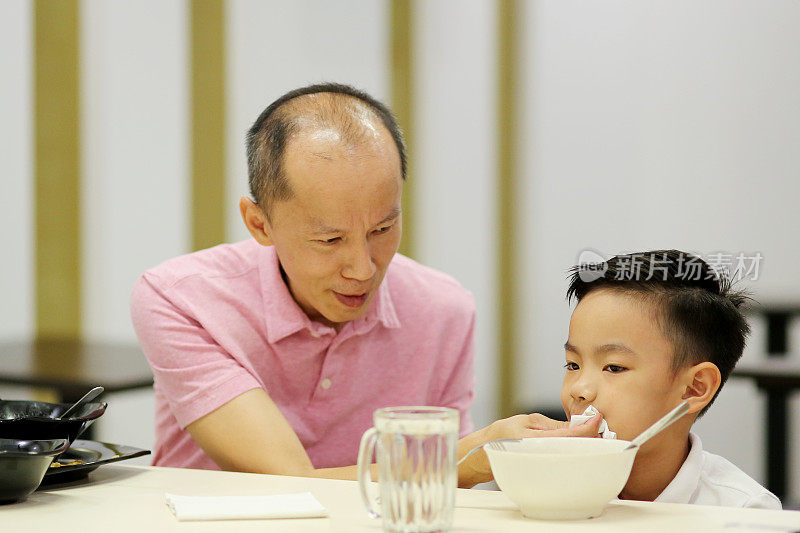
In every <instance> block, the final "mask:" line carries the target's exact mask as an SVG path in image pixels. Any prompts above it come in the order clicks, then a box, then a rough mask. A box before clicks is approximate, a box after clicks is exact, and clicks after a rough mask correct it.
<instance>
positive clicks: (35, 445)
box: [0, 439, 69, 503]
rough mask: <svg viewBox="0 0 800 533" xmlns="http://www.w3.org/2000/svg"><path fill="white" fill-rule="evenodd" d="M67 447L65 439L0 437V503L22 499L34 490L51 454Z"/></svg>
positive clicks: (60, 451) (55, 453) (42, 475)
mask: <svg viewBox="0 0 800 533" xmlns="http://www.w3.org/2000/svg"><path fill="white" fill-rule="evenodd" d="M67 448H69V441H68V440H67V439H49V440H18V439H0V503H10V502H15V501H18V500H21V499H23V498H25V497H26V496H27V495H28V494H30V493H31V492H33V491H35V490H36V488H37V487H38V486H39V484H40V483H41V482H42V478H43V477H44V474H45V472H47V469H48V468H49V467H50V463H52V462H53V457H55V456H56V455H58V454H60V453H63V452H65V451H66V450H67Z"/></svg>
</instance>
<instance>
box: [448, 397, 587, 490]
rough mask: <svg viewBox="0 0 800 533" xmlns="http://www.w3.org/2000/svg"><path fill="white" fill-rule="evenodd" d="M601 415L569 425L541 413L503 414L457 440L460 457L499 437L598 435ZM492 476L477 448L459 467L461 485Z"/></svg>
mask: <svg viewBox="0 0 800 533" xmlns="http://www.w3.org/2000/svg"><path fill="white" fill-rule="evenodd" d="M602 420H603V417H602V415H596V416H595V417H594V418H591V419H590V420H588V421H586V422H585V423H583V424H581V425H579V426H575V427H569V422H562V421H559V420H553V419H552V418H547V417H546V416H544V415H540V414H538V413H532V414H529V415H516V416H512V417H509V418H504V419H502V420H498V421H496V422H492V423H491V424H490V425H488V426H486V427H485V428H483V429H479V430H478V431H476V432H474V433H470V434H469V435H467V436H466V437H464V438H463V439H461V440H460V441H458V454H457V455H458V457H459V458H461V457H463V456H464V455H466V454H467V453H468V452H469V451H470V450H471V449H472V448H474V447H475V446H478V445H480V444H484V443H486V442H489V441H492V440H497V439H523V438H529V437H597V436H598V435H599V433H598V430H599V429H600V422H601V421H602ZM492 479H493V476H492V469H491V467H490V466H489V458H488V457H486V453H485V452H483V451H479V452H476V453H475V454H473V455H471V456H470V457H469V458H468V459H467V460H465V461H464V462H463V463H462V464H461V465H459V467H458V486H459V487H467V488H468V487H472V486H474V485H476V484H478V483H485V482H486V481H491V480H492Z"/></svg>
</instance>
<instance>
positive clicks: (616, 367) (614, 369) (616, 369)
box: [606, 365, 628, 374]
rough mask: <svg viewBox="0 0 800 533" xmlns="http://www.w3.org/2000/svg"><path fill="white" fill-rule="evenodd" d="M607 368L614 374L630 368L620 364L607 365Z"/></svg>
mask: <svg viewBox="0 0 800 533" xmlns="http://www.w3.org/2000/svg"><path fill="white" fill-rule="evenodd" d="M606 370H608V371H609V372H611V373H612V374H619V373H620V372H625V371H626V370H628V369H627V368H625V367H624V366H619V365H606Z"/></svg>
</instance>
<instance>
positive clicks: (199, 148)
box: [190, 0, 226, 250]
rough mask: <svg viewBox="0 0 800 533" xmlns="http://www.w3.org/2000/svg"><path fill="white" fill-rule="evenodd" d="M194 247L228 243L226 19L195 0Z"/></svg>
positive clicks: (219, 7)
mask: <svg viewBox="0 0 800 533" xmlns="http://www.w3.org/2000/svg"><path fill="white" fill-rule="evenodd" d="M190 6H191V7H190V9H191V14H190V17H191V30H190V32H191V52H190V53H191V101H192V104H191V123H192V163H191V176H192V186H191V189H192V206H191V208H192V248H193V249H194V250H200V249H202V248H208V247H210V246H214V245H217V244H220V243H222V242H224V241H225V198H226V194H225V27H224V26H225V18H224V5H223V2H222V0H191V2H190Z"/></svg>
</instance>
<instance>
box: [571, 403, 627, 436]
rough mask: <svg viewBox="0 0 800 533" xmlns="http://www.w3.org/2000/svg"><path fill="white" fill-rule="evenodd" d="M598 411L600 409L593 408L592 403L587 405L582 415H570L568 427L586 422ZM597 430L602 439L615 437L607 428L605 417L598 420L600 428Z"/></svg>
mask: <svg viewBox="0 0 800 533" xmlns="http://www.w3.org/2000/svg"><path fill="white" fill-rule="evenodd" d="M599 412H600V411H598V410H597V409H595V407H594V405H590V406H589V407H587V408H586V410H585V411H584V412H583V414H582V415H572V417H570V419H569V427H573V426H579V425H581V424H583V423H584V422H586V421H587V420H589V419H590V418H592V417H593V416H595V415H596V414H597V413H599ZM598 431H599V433H600V435H601V436H602V437H603V438H604V439H616V438H617V434H616V433H614V432H613V431H611V430H610V429H609V428H608V424H606V420H605V419H603V421H602V422H600V428H599V429H598Z"/></svg>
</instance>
